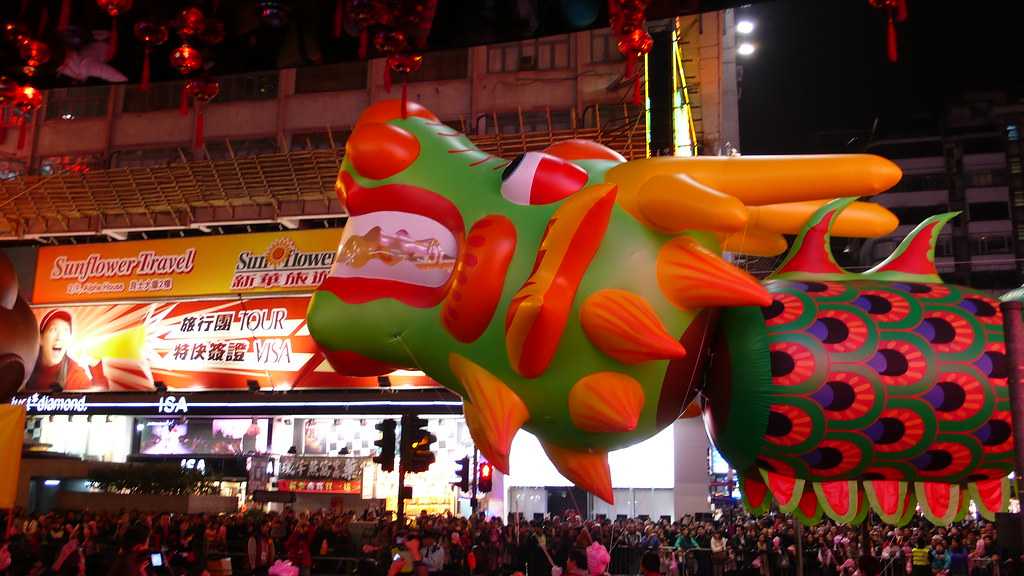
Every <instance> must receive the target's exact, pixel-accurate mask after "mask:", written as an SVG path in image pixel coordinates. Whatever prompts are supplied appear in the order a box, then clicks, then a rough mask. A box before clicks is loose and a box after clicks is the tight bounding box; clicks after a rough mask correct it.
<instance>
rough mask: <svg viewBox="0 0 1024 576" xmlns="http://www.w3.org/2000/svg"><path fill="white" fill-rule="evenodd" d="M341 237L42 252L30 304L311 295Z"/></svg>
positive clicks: (325, 234)
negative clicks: (231, 295) (228, 295)
mask: <svg viewBox="0 0 1024 576" xmlns="http://www.w3.org/2000/svg"><path fill="white" fill-rule="evenodd" d="M341 232H342V231H341V229H325V230H293V231H285V232H268V233H260V234H237V235H224V236H201V237H193V238H172V239H167V240H144V241H138V242H111V243H106V244H80V245H73V246H66V245H65V246H48V247H44V248H40V249H39V257H38V261H37V264H36V280H35V287H34V291H33V294H32V301H33V302H34V303H35V304H63V303H71V302H95V301H102V300H108V301H109V300H125V299H150V298H166V297H183V296H210V295H224V294H239V293H245V294H254V293H273V292H311V291H313V290H314V289H316V287H317V286H319V285H320V283H321V282H323V280H324V278H326V277H327V274H328V273H329V272H330V269H331V265H332V264H333V263H334V254H335V251H336V250H337V247H338V243H339V241H340V240H341Z"/></svg>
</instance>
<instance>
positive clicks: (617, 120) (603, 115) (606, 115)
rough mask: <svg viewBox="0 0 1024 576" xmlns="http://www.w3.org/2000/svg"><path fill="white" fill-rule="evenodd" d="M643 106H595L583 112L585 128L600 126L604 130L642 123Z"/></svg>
mask: <svg viewBox="0 0 1024 576" xmlns="http://www.w3.org/2000/svg"><path fill="white" fill-rule="evenodd" d="M643 111H644V109H643V106H637V105H636V104H595V105H592V106H588V107H587V108H586V109H585V110H584V111H583V126H584V127H585V128H594V127H596V126H597V124H598V116H600V124H601V126H602V127H604V128H616V127H623V126H624V125H626V124H627V123H630V122H637V121H640V122H642V121H643V120H642V118H643Z"/></svg>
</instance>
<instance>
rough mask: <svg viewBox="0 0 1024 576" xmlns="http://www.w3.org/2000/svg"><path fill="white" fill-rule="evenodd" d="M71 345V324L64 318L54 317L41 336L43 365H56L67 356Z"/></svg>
mask: <svg viewBox="0 0 1024 576" xmlns="http://www.w3.org/2000/svg"><path fill="white" fill-rule="evenodd" d="M70 345H71V324H70V323H68V322H67V321H66V320H64V319H63V318H54V319H52V320H50V322H49V323H48V324H47V325H46V329H45V330H43V333H42V334H41V335H40V338H39V347H40V354H41V358H42V364H43V366H55V365H57V364H59V363H61V362H62V361H63V360H64V357H65V356H67V353H68V346H70Z"/></svg>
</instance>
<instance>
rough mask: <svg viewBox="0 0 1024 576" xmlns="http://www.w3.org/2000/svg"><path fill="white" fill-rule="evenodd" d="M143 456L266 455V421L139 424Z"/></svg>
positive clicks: (190, 421)
mask: <svg viewBox="0 0 1024 576" xmlns="http://www.w3.org/2000/svg"><path fill="white" fill-rule="evenodd" d="M138 428H139V450H138V453H139V454H144V455H147V456H169V455H183V454H203V455H207V454H225V455H229V454H234V455H244V454H253V453H256V454H262V453H264V452H266V451H267V443H268V433H269V429H270V427H269V420H267V419H266V418H250V419H244V418H215V419H212V420H202V419H197V418H190V419H187V420H185V419H179V418H173V419H166V420H143V421H139V424H138Z"/></svg>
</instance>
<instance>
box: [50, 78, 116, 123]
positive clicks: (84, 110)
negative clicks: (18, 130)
mask: <svg viewBox="0 0 1024 576" xmlns="http://www.w3.org/2000/svg"><path fill="white" fill-rule="evenodd" d="M109 98H110V86H77V87H74V88H55V89H53V90H50V91H49V93H48V95H47V99H46V119H47V120H74V119H76V118H96V117H98V116H106V115H107V100H108V99H109Z"/></svg>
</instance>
